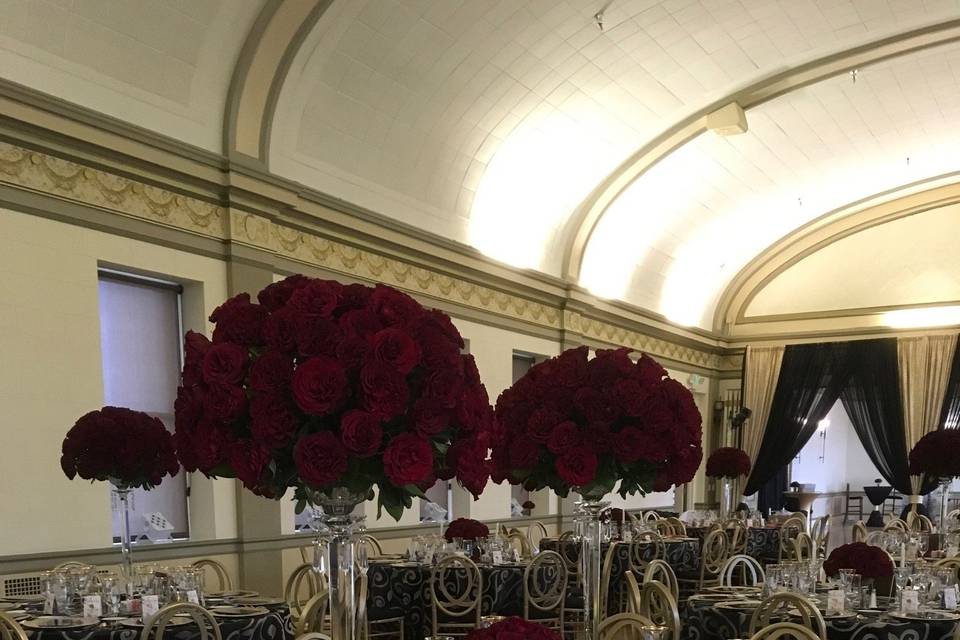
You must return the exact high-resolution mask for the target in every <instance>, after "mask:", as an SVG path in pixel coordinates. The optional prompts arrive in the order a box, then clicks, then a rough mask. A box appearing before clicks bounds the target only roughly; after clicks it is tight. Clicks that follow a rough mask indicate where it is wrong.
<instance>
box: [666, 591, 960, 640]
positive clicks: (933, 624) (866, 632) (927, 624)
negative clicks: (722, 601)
mask: <svg viewBox="0 0 960 640" xmlns="http://www.w3.org/2000/svg"><path fill="white" fill-rule="evenodd" d="M716 605H717V601H716V600H707V599H701V596H696V595H694V596H691V597H690V599H689V600H688V601H687V604H686V607H685V608H684V610H683V612H682V615H681V619H682V622H683V631H682V633H681V640H726V639H727V638H747V637H749V633H748V632H749V630H750V615H751V613H750V612H749V611H737V610H732V609H722V608H718V607H717V606H716ZM826 623H827V638H828V640H950V638H952V635H953V631H954V627H955V626H956V624H957V623H956V622H953V621H943V620H937V621H930V620H923V621H918V620H917V621H915V620H911V621H903V620H898V619H895V618H891V617H890V616H889V615H887V614H882V615H880V616H872V615H871V616H868V617H865V616H861V615H857V616H852V617H848V618H842V619H827V620H826Z"/></svg>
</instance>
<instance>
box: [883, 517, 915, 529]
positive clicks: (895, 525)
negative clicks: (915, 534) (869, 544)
mask: <svg viewBox="0 0 960 640" xmlns="http://www.w3.org/2000/svg"><path fill="white" fill-rule="evenodd" d="M909 530H910V527H908V526H907V523H906V522H904V521H903V520H901V519H900V518H893V519H892V520H890V522H888V523H887V524H885V525H883V532H884V533H890V532H891V531H893V532H897V531H900V532H904V533H905V532H907V531H909Z"/></svg>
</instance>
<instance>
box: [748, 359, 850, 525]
mask: <svg viewBox="0 0 960 640" xmlns="http://www.w3.org/2000/svg"><path fill="white" fill-rule="evenodd" d="M849 344H850V343H847V342H827V343H820V344H795V345H789V346H788V347H786V349H785V350H784V352H783V363H782V364H781V365H780V377H779V378H778V379H777V388H776V390H775V391H774V393H773V403H772V404H771V406H770V417H769V418H768V419H767V428H766V431H765V432H764V435H763V441H762V442H761V444H760V452H759V453H758V454H757V461H756V463H755V464H754V466H753V470H752V471H751V473H750V479H749V480H748V481H747V488H746V490H745V491H744V494H745V495H751V494H753V493H756V492H757V491H758V490H759V489H760V488H761V487H763V486H764V485H765V484H766V483H767V482H768V481H770V479H771V478H773V477H774V476H775V475H776V474H777V473H780V472H781V471H783V473H784V478H786V475H785V467H786V466H787V465H788V464H789V463H790V461H791V460H792V459H793V458H794V457H795V456H796V455H797V454H798V453H799V452H800V450H801V449H802V448H803V445H805V444H806V443H807V441H808V440H809V439H810V436H812V435H813V434H814V432H816V430H817V426H818V423H819V422H820V421H821V420H823V418H824V417H826V415H827V413H828V412H829V411H830V408H831V407H832V406H833V404H834V403H835V402H836V401H837V398H839V397H840V392H841V391H842V390H843V388H844V386H846V384H847V379H848V378H849V373H850V372H849V359H848V355H847V354H848V348H849ZM774 490H776V488H774ZM758 506H759V505H758Z"/></svg>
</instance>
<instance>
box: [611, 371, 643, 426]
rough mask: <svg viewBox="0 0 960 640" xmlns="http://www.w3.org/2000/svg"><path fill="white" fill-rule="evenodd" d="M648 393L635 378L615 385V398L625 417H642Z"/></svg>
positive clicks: (626, 379) (623, 380)
mask: <svg viewBox="0 0 960 640" xmlns="http://www.w3.org/2000/svg"><path fill="white" fill-rule="evenodd" d="M648 393H650V392H649V390H648V389H647V388H646V387H644V386H643V384H642V383H641V382H640V381H639V380H636V379H634V378H624V379H622V380H618V381H617V382H616V383H615V384H614V385H613V396H614V398H616V400H617V404H618V405H619V406H620V409H621V410H622V411H623V415H625V416H633V417H636V416H639V415H641V414H642V413H643V403H644V401H645V400H646V399H647V394H648Z"/></svg>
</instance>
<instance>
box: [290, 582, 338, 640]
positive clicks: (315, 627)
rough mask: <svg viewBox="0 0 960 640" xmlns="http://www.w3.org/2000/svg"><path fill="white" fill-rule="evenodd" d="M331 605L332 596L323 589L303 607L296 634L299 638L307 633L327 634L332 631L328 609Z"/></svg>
mask: <svg viewBox="0 0 960 640" xmlns="http://www.w3.org/2000/svg"><path fill="white" fill-rule="evenodd" d="M329 605H330V594H329V593H328V592H327V590H326V589H321V590H320V591H319V592H317V594H316V595H314V596H313V597H312V598H310V599H309V600H307V604H305V605H303V610H302V611H301V613H300V618H299V619H297V623H296V626H295V632H296V635H297V636H301V635H303V634H305V633H325V632H327V631H329V630H330V628H329V626H328V625H329V621H330V617H329V616H328V615H327V607H328V606H329Z"/></svg>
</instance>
